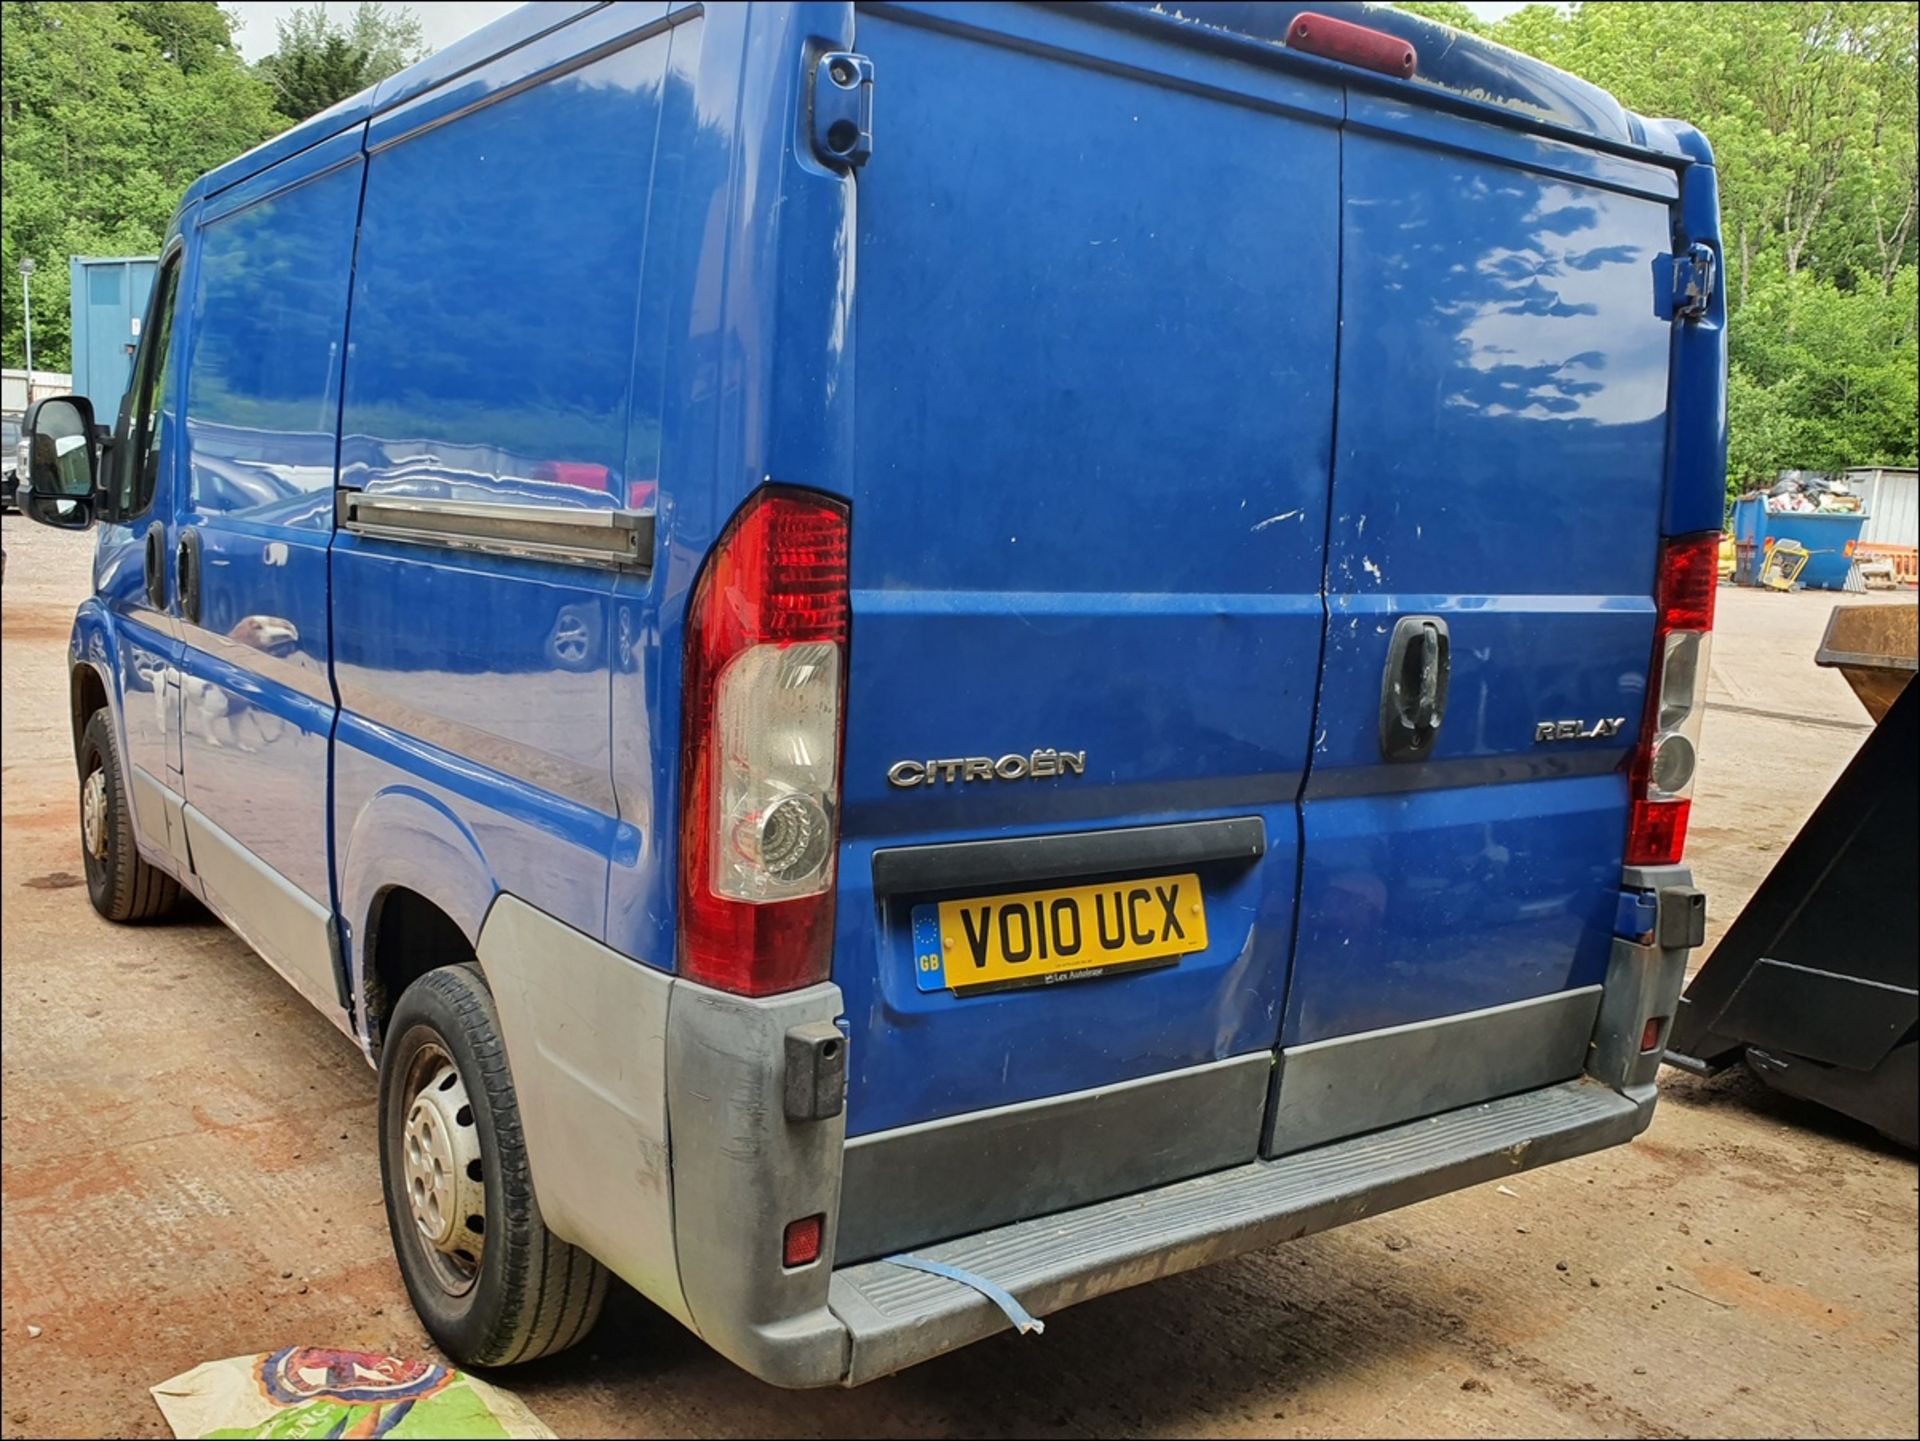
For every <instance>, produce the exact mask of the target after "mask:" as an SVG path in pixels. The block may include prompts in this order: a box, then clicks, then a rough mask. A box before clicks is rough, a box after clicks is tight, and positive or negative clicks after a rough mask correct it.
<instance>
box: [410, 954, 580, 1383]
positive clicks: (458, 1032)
mask: <svg viewBox="0 0 1920 1441" xmlns="http://www.w3.org/2000/svg"><path fill="white" fill-rule="evenodd" d="M380 1169H381V1174H382V1177H383V1178H384V1181H385V1186H386V1197H387V1226H388V1229H389V1230H390V1231H391V1232H392V1235H393V1249H394V1255H395V1256H396V1257H397V1258H398V1260H399V1262H400V1274H401V1276H402V1278H403V1279H404V1280H405V1281H406V1285H407V1294H408V1295H409V1296H410V1297H411V1298H412V1300H413V1309H414V1310H415V1311H416V1312H417V1313H419V1316H420V1319H421V1321H422V1322H423V1323H424V1324H425V1325H426V1328H427V1333H428V1334H429V1335H431V1336H432V1337H433V1339H434V1341H435V1342H436V1343H438V1345H439V1346H440V1348H441V1349H442V1350H443V1351H445V1352H446V1353H447V1354H448V1355H449V1356H451V1357H453V1359H454V1360H455V1361H457V1362H459V1363H460V1364H462V1365H467V1366H505V1365H511V1364H513V1363H514V1362H518V1361H531V1360H533V1359H535V1358H536V1357H539V1356H546V1355H550V1354H552V1353H553V1352H555V1351H562V1350H565V1349H566V1348H567V1347H569V1346H571V1345H573V1344H574V1343H575V1342H576V1341H578V1340H580V1339H581V1338H582V1337H583V1336H585V1335H586V1334H587V1332H588V1331H590V1330H591V1329H592V1328H593V1323H594V1321H595V1320H596V1319H598V1317H599V1315H600V1307H601V1304H602V1303H603V1302H604V1301H605V1300H606V1295H607V1272H606V1268H605V1267H603V1266H601V1264H600V1263H599V1262H598V1261H596V1260H594V1259H593V1257H591V1256H589V1255H588V1254H587V1253H586V1252H585V1251H582V1250H580V1249H579V1248H578V1247H577V1246H571V1245H569V1244H568V1243H566V1242H565V1241H562V1240H560V1239H559V1238H558V1237H557V1236H555V1235H554V1234H553V1233H552V1232H551V1231H549V1230H548V1229H547V1225H546V1221H545V1220H544V1219H543V1218H542V1216H541V1214H540V1203H539V1201H538V1200H537V1199H535V1197H534V1194H533V1180H532V1176H531V1173H530V1172H529V1169H528V1165H527V1153H526V1146H525V1144H524V1142H523V1141H522V1139H521V1133H520V1108H519V1105H518V1103H517V1101H516V1100H515V1098H514V1093H513V1078H512V1077H511V1076H510V1075H509V1074H508V1072H507V1055H506V1049H505V1047H504V1046H502V1044H501V1042H500V1026H499V1019H498V1016H497V1014H496V1013H495V1011H494V1007H493V996H492V994H491V993H490V992H489V991H488V990H487V986H486V982H485V981H484V980H483V979H482V978H481V974H480V969H479V967H478V966H474V965H459V966H446V967H443V968H441V969H439V970H435V971H429V972H428V973H427V974H426V975H424V976H422V977H420V979H419V980H417V981H415V982H414V983H413V984H412V985H411V986H409V987H407V989H406V991H405V993H404V994H402V995H401V997H400V1001H399V1004H398V1005H396V1006H395V1007H394V1012H393V1019H392V1021H391V1022H390V1024H389V1025H388V1027H387V1039H386V1044H385V1046H384V1048H383V1050H382V1052H381V1057H380Z"/></svg>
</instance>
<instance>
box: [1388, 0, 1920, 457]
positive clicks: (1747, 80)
mask: <svg viewBox="0 0 1920 1441" xmlns="http://www.w3.org/2000/svg"><path fill="white" fill-rule="evenodd" d="M1409 8H1412V9H1415V10H1419V11H1421V12H1423V13H1429V14H1433V15H1434V16H1435V18H1443V19H1451V18H1452V17H1451V16H1448V15H1446V14H1444V13H1441V12H1445V11H1447V10H1450V9H1452V8H1454V7H1452V6H1449V5H1446V4H1444V3H1441V4H1415V5H1413V6H1411V7H1409ZM1482 30H1483V33H1486V34H1488V35H1490V36H1491V37H1492V38H1493V39H1495V40H1498V41H1499V42H1501V43H1502V44H1505V45H1509V46H1511V47H1513V48H1514V49H1516V50H1520V51H1523V52H1525V53H1527V54H1530V55H1534V56H1537V57H1538V58H1540V59H1543V60H1546V61H1548V62H1549V63H1551V64H1554V65H1558V66H1560V67H1561V68H1563V69H1565V70H1569V71H1571V72H1573V73H1574V74H1576V75H1579V76H1581V77H1583V78H1585V79H1588V80H1591V81H1593V82H1594V83H1595V84H1597V85H1600V86H1601V87H1603V88H1604V89H1606V90H1608V91H1610V92H1611V93H1612V94H1613V95H1615V96H1616V97H1617V98H1618V99H1619V100H1620V101H1621V103H1622V104H1624V105H1626V106H1627V107H1628V108H1629V109H1631V110H1635V111H1638V112H1639V113H1641V114H1643V115H1652V116H1675V117H1678V118H1680V119H1683V120H1687V121H1690V122H1691V123H1693V124H1694V125H1697V126H1698V127H1699V128H1700V129H1701V130H1702V131H1703V132H1704V133H1705V134H1706V136H1707V137H1708V139H1709V140H1710V141H1712V143H1713V147H1714V153H1715V159H1716V162H1717V167H1718V171H1719V178H1720V198H1721V205H1722V210H1723V217H1722V221H1723V236H1724V240H1725V245H1726V267H1727V272H1728V274H1727V284H1728V286H1729V301H1730V307H1731V311H1732V316H1731V320H1730V323H1729V341H1730V347H1731V357H1732V362H1731V367H1730V369H1731V377H1730V391H1729V396H1728V423H1729V430H1730V461H1729V466H1728V472H1729V473H1728V488H1729V490H1730V491H1734V492H1738V491H1739V490H1743V489H1745V488H1746V487H1747V486H1748V485H1751V484H1757V483H1759V482H1761V481H1764V480H1766V479H1768V478H1770V477H1771V476H1772V474H1773V473H1774V472H1775V471H1778V470H1782V469H1788V468H1800V467H1804V468H1814V469H1833V468H1837V467H1840V466H1845V465H1862V464H1875V463H1879V464H1894V465H1899V464H1905V465H1912V464H1914V463H1915V456H1916V451H1920V420H1917V419H1916V404H1915V394H1916V390H1917V389H1920V375H1916V366H1915V354H1916V341H1915V328H1916V327H1915V316H1916V301H1915V284H1914V277H1915V274H1916V260H1917V257H1916V243H1915V227H1916V223H1917V222H1920V188H1917V187H1916V166H1915V156H1916V151H1917V150H1920V134H1917V133H1916V124H1915V110H1916V104H1915V80H1916V64H1915V59H1916V44H1917V40H1916V37H1920V5H1916V4H1915V3H1913V0H1778V3H1752V0H1742V3H1723V4H1717V5H1698V4H1681V3H1665V0H1662V3H1643V4H1620V3H1592V4H1574V5H1567V6H1559V5H1545V4H1535V5H1529V6H1527V7H1526V8H1524V9H1522V10H1519V11H1517V12H1515V13H1513V14H1511V15H1509V16H1507V17H1505V18H1504V19H1502V20H1500V21H1498V22H1496V23H1494V24H1492V25H1487V26H1484V27H1482Z"/></svg>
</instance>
